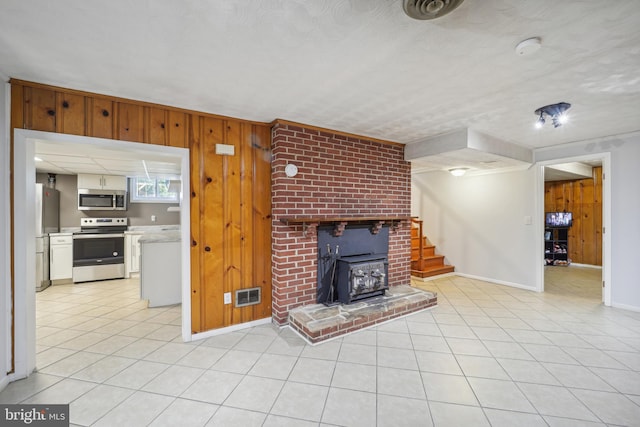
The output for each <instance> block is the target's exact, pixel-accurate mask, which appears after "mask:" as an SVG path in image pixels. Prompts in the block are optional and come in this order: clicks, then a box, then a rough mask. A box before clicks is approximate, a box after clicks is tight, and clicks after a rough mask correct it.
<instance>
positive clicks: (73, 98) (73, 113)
mask: <svg viewBox="0 0 640 427" xmlns="http://www.w3.org/2000/svg"><path fill="white" fill-rule="evenodd" d="M86 111H87V109H86V105H85V97H84V96H82V95H74V94H70V93H62V92H58V93H57V94H56V116H57V118H56V132H60V133H68V134H71V135H86Z"/></svg>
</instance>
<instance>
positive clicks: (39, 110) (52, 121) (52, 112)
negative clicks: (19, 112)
mask: <svg viewBox="0 0 640 427" xmlns="http://www.w3.org/2000/svg"><path fill="white" fill-rule="evenodd" d="M24 102H25V124H26V129H33V130H41V131H45V132H55V131H56V93H55V92H54V91H52V90H47V89H41V88H35V87H26V88H25V89H24Z"/></svg>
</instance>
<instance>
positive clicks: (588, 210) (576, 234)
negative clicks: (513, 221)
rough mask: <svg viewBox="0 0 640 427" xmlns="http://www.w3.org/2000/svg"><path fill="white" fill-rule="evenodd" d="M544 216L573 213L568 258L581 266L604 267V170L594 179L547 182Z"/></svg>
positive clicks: (600, 169) (594, 175) (595, 174)
mask: <svg viewBox="0 0 640 427" xmlns="http://www.w3.org/2000/svg"><path fill="white" fill-rule="evenodd" d="M544 190H545V192H544V194H545V197H544V208H545V212H556V211H566V212H572V213H573V225H572V226H571V228H570V229H569V258H571V261H572V262H575V263H579V264H590V265H602V167H594V168H593V177H592V178H587V179H581V180H576V181H554V182H546V183H545V185H544Z"/></svg>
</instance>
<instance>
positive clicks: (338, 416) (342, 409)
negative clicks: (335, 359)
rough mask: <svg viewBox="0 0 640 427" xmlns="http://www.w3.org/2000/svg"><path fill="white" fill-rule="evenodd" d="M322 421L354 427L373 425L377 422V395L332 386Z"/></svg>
mask: <svg viewBox="0 0 640 427" xmlns="http://www.w3.org/2000/svg"><path fill="white" fill-rule="evenodd" d="M322 422H323V423H328V424H335V425H347V426H353V427H370V426H373V425H375V423H376V395H375V394H374V393H365V392H362V391H353V390H344V389H340V388H332V389H330V390H329V395H328V396H327V403H326V405H325V408H324V412H323V413H322Z"/></svg>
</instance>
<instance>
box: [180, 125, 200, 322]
mask: <svg viewBox="0 0 640 427" xmlns="http://www.w3.org/2000/svg"><path fill="white" fill-rule="evenodd" d="M201 122H202V119H201V118H200V117H193V120H191V122H190V130H189V134H190V136H191V138H190V146H189V164H190V174H191V175H190V181H191V183H190V185H191V193H190V194H189V195H186V194H185V195H184V196H183V201H182V203H186V202H187V197H188V198H189V203H191V227H190V235H191V242H190V248H191V330H192V332H202V331H203V330H204V328H203V324H202V316H203V312H202V304H201V302H202V284H203V280H202V265H201V260H200V257H201V254H202V247H203V246H202V240H201V239H202V233H201V221H200V218H201V215H202V211H201V209H202V206H201V203H202V197H201V191H202V187H203V184H202V180H203V161H204V155H203V154H202V146H201V138H202V131H201V129H202V123H201Z"/></svg>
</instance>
